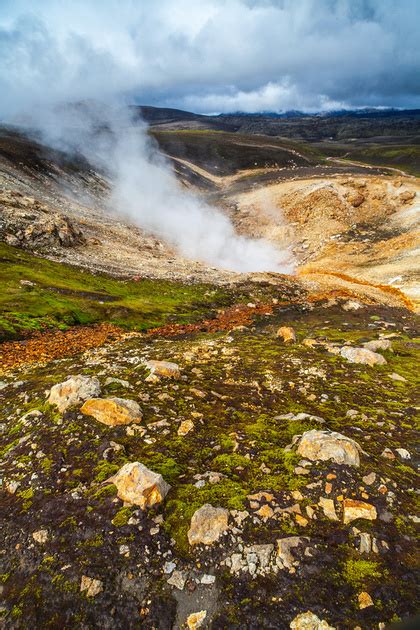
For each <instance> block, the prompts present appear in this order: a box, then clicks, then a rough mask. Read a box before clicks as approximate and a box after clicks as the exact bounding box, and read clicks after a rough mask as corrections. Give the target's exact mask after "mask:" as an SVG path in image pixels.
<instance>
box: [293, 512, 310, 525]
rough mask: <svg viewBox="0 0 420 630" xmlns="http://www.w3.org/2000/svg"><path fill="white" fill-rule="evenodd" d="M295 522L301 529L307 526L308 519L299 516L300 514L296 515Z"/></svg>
mask: <svg viewBox="0 0 420 630" xmlns="http://www.w3.org/2000/svg"><path fill="white" fill-rule="evenodd" d="M295 520H296V523H297V524H298V525H300V526H301V527H306V526H307V524H308V523H309V521H308V519H307V518H305V517H304V516H301V515H300V514H296V516H295Z"/></svg>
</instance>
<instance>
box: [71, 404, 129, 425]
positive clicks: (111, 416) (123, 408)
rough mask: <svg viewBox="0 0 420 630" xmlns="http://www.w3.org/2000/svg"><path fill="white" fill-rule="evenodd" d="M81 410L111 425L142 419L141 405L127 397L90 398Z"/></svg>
mask: <svg viewBox="0 0 420 630" xmlns="http://www.w3.org/2000/svg"><path fill="white" fill-rule="evenodd" d="M80 411H81V412H82V413H84V414H86V415H87V416H93V417H94V418H95V419H96V420H98V422H102V424H106V425H108V426H110V427H115V426H117V425H120V424H133V423H135V424H138V423H139V422H141V420H142V414H141V410H140V407H139V405H138V404H137V403H136V402H135V401H134V400H127V399H125V398H90V399H89V400H87V401H86V402H85V403H84V405H83V407H82V408H81V410H80Z"/></svg>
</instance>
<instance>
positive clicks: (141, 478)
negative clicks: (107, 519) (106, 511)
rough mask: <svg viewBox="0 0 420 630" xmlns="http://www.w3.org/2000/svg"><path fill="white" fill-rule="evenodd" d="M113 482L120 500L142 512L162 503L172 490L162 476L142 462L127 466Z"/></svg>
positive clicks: (118, 473)
mask: <svg viewBox="0 0 420 630" xmlns="http://www.w3.org/2000/svg"><path fill="white" fill-rule="evenodd" d="M111 481H112V483H113V484H115V485H116V486H117V490H118V492H117V496H118V498H120V499H121V500H122V501H126V502H127V503H131V504H132V505H138V506H139V507H140V508H141V509H142V510H145V509H146V508H148V507H151V506H152V505H155V504H156V503H161V502H162V501H163V499H164V498H165V496H166V495H167V493H168V492H169V489H170V485H169V484H168V483H166V481H165V480H164V478H163V477H162V475H159V474H158V473H155V472H153V471H152V470H149V469H148V468H147V467H146V466H144V464H141V463H140V462H131V463H129V464H125V465H124V466H123V467H122V468H120V470H119V471H118V472H117V474H116V475H115V476H114V477H113V478H112V480H111Z"/></svg>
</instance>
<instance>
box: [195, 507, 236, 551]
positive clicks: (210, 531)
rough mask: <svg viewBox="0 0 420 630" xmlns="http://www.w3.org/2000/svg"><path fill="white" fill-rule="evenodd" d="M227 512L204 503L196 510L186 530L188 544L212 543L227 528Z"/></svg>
mask: <svg viewBox="0 0 420 630" xmlns="http://www.w3.org/2000/svg"><path fill="white" fill-rule="evenodd" d="M228 517H229V512H228V511H227V510H225V509H224V508H215V507H213V506H212V505H210V504H209V503H206V504H205V505H203V506H202V507H201V508H199V509H198V510H196V511H195V512H194V514H193V516H192V519H191V525H190V529H189V530H188V541H189V543H190V545H199V544H200V543H202V544H203V545H212V544H213V543H214V542H216V540H218V539H219V538H220V536H221V535H222V534H223V532H225V531H226V530H227V528H228Z"/></svg>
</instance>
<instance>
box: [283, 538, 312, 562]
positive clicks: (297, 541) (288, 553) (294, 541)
mask: <svg viewBox="0 0 420 630" xmlns="http://www.w3.org/2000/svg"><path fill="white" fill-rule="evenodd" d="M307 540H308V539H307V538H302V537H300V536H288V537H287V538H279V539H278V540H277V560H278V561H279V562H280V565H281V567H282V568H286V569H289V570H290V569H291V568H292V567H293V566H294V565H297V564H298V560H297V559H296V558H295V556H294V555H293V553H292V549H295V548H298V547H300V545H302V544H303V543H304V542H306V541H307Z"/></svg>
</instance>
